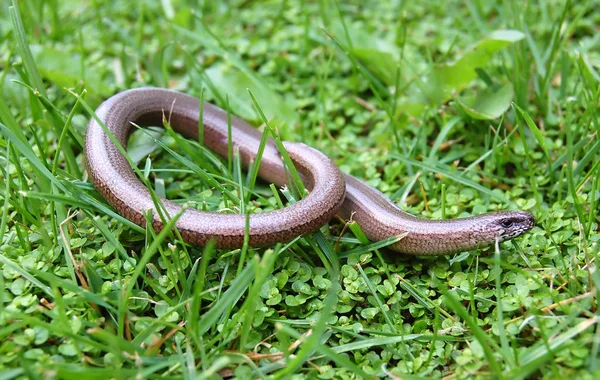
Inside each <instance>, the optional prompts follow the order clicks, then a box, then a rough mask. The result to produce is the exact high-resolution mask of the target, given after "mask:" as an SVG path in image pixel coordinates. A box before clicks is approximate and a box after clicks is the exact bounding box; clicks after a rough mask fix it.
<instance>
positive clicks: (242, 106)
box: [205, 64, 298, 125]
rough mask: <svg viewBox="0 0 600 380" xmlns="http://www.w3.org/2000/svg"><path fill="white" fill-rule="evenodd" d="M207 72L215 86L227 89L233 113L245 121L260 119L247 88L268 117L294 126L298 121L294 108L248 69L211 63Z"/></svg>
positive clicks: (226, 93)
mask: <svg viewBox="0 0 600 380" xmlns="http://www.w3.org/2000/svg"><path fill="white" fill-rule="evenodd" d="M205 73H206V75H207V76H208V78H209V79H210V81H211V82H212V84H213V85H214V86H215V87H216V88H221V89H226V90H223V91H222V94H221V95H222V96H225V95H227V96H228V97H229V106H230V107H231V110H230V112H231V114H232V115H236V116H237V117H239V118H241V119H244V120H253V121H260V116H259V115H258V113H257V112H256V110H255V108H254V105H253V104H252V99H251V98H250V96H248V91H247V89H250V90H251V91H252V93H253V94H254V96H255V97H256V99H257V100H258V104H259V105H260V108H261V109H262V111H263V112H264V113H265V116H266V117H267V119H269V120H270V121H272V120H276V121H282V122H284V123H286V124H288V125H295V124H296V122H297V121H298V115H297V114H296V112H295V111H294V109H293V107H291V106H290V105H289V104H288V103H287V102H286V101H285V100H284V99H283V98H282V97H281V96H280V95H279V94H277V93H276V92H275V91H273V90H271V89H270V88H269V87H267V85H266V84H265V83H264V82H260V81H258V80H257V79H255V78H253V77H250V76H248V75H247V74H246V73H245V72H242V71H239V70H236V69H234V68H232V67H229V66H227V65H223V64H222V65H213V66H211V67H210V68H209V69H208V70H206V71H205Z"/></svg>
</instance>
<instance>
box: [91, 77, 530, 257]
mask: <svg viewBox="0 0 600 380" xmlns="http://www.w3.org/2000/svg"><path fill="white" fill-rule="evenodd" d="M96 114H97V116H98V118H99V119H100V120H101V121H102V122H103V124H104V125H105V126H106V128H107V129H108V130H109V131H110V132H111V133H112V134H113V135H114V137H115V138H116V139H117V141H118V142H119V143H120V144H121V145H122V146H123V147H126V146H127V140H128V138H129V135H130V133H131V131H132V129H133V128H134V127H133V125H132V123H135V124H136V125H140V126H148V125H162V120H163V115H164V116H165V117H166V118H167V119H168V120H169V122H170V125H171V126H172V127H173V129H174V130H176V131H177V132H179V133H181V134H182V135H184V136H185V137H188V138H192V139H197V138H198V123H199V115H200V113H199V100H198V99H196V98H194V97H191V96H188V95H185V94H182V93H179V92H175V91H171V90H166V89H159V88H139V89H133V90H128V91H124V92H121V93H119V94H117V95H115V96H113V97H111V98H109V99H108V100H106V101H105V102H104V103H103V104H102V105H101V106H100V107H99V108H98V109H97V111H96ZM203 116H204V130H203V131H204V135H203V136H204V144H205V145H206V146H207V147H208V148H209V149H211V150H213V151H215V152H216V153H218V154H220V155H221V156H224V157H226V156H227V154H228V153H227V151H228V132H227V123H228V122H227V113H226V112H225V111H224V110H222V109H220V108H218V107H216V106H214V105H212V104H209V103H205V104H204V107H203ZM231 127H232V135H231V139H232V144H233V146H234V148H237V149H239V152H240V157H241V159H242V163H243V165H244V166H248V165H249V163H250V162H251V161H253V159H254V158H255V156H256V153H257V151H258V147H259V143H260V138H261V133H260V132H259V131H258V130H256V129H255V128H253V127H251V126H250V125H249V124H247V123H246V122H244V121H243V120H241V119H239V118H236V117H234V116H232V117H231ZM284 145H285V149H286V150H287V152H288V154H289V155H290V157H291V158H292V160H293V161H294V165H295V166H296V168H297V169H298V171H299V172H300V173H301V174H302V177H303V181H304V182H305V185H306V187H307V188H308V189H309V190H310V193H309V195H308V196H307V197H306V198H304V199H302V200H300V201H298V202H297V203H295V204H292V205H290V206H288V207H285V208H283V209H280V210H275V211H270V212H262V213H255V214H251V215H250V217H249V235H248V237H249V244H250V246H268V245H272V244H274V243H276V242H285V241H289V240H291V239H293V238H295V237H296V236H299V235H302V234H304V233H307V232H311V231H314V230H316V229H318V228H319V227H321V226H322V225H323V224H325V223H327V221H328V220H329V219H331V218H332V217H333V216H334V215H336V214H338V215H340V216H341V217H344V218H346V219H348V218H349V217H350V216H351V215H352V218H353V220H355V221H357V222H358V223H359V225H360V226H361V228H362V229H363V231H364V232H365V234H366V235H367V237H368V238H369V239H371V240H373V241H378V240H382V239H385V238H389V237H393V236H399V235H403V234H405V233H406V236H405V237H404V238H402V239H401V240H400V241H398V242H397V243H394V244H393V245H392V246H390V248H391V249H393V250H396V251H398V252H402V253H407V254H414V255H442V254H448V253H453V252H459V251H467V250H472V249H476V248H478V247H483V246H487V245H490V244H493V243H494V242H495V241H497V240H498V241H504V240H507V239H511V238H513V237H515V236H519V235H521V234H523V233H525V232H526V231H528V230H530V229H531V228H532V227H533V226H534V225H535V218H534V217H533V216H532V215H531V214H530V213H528V212H524V211H501V212H495V213H487V214H483V215H478V216H474V217H469V218H461V219H454V220H440V221H433V220H426V219H421V218H417V217H415V216H412V215H410V214H408V213H406V212H404V211H402V210H400V209H399V208H398V207H397V206H396V205H394V204H393V203H392V202H391V201H390V200H389V199H388V198H387V197H385V195H383V194H382V193H380V192H379V191H377V190H375V189H373V188H372V187H370V186H368V185H366V184H365V183H363V182H361V181H359V180H358V179H356V178H354V177H352V176H350V175H347V174H346V175H344V174H342V173H341V172H340V171H339V169H338V168H337V166H336V165H335V164H334V163H333V162H332V161H331V160H330V159H329V158H327V157H326V156H325V155H324V154H323V153H321V152H319V151H317V150H315V149H313V148H311V147H309V146H307V145H304V144H301V143H290V142H286V143H284ZM85 156H86V166H87V171H88V173H89V175H90V177H91V179H92V182H93V183H94V185H95V186H96V188H97V189H98V191H99V192H100V193H101V194H102V196H104V198H105V199H106V200H107V201H108V202H109V203H110V204H111V205H112V206H113V207H115V208H116V209H117V211H118V212H119V213H120V214H121V215H123V216H124V217H126V218H127V219H129V220H131V221H133V222H134V223H136V224H138V225H140V226H145V224H146V217H145V215H146V212H147V210H154V211H153V227H154V229H155V230H160V229H162V228H163V223H162V220H161V218H160V216H159V215H158V213H157V212H156V210H155V205H154V202H153V201H152V198H151V196H150V193H149V191H148V189H147V188H146V187H145V186H144V185H143V184H142V183H141V182H140V180H139V179H138V178H137V177H136V175H135V174H134V172H133V170H132V168H131V166H130V164H129V162H128V161H127V159H126V158H125V157H124V156H123V155H122V154H121V152H120V151H119V149H118V148H117V146H116V145H115V144H114V143H113V142H112V140H111V139H110V137H109V135H108V134H107V133H106V131H105V130H104V128H103V127H102V126H101V125H100V124H99V123H98V122H97V121H96V120H95V119H92V120H91V121H90V124H89V127H88V130H87V133H86V140H85ZM259 176H260V177H261V178H262V179H263V180H265V181H267V182H272V183H274V184H276V185H278V186H282V185H284V184H285V183H286V171H285V168H284V166H283V163H282V160H281V158H280V155H279V152H278V150H277V148H276V145H275V143H274V142H273V141H269V142H267V145H266V148H265V150H264V153H263V156H262V159H261V161H260V170H259ZM161 201H162V202H163V204H164V208H165V209H166V211H167V213H168V214H169V215H171V216H173V215H175V214H177V213H178V212H179V211H181V207H182V206H180V205H178V204H176V203H174V202H171V201H169V200H166V199H161ZM245 225H246V216H245V215H241V214H222V213H213V212H203V211H198V210H195V209H186V210H185V211H183V213H182V214H181V216H180V217H179V219H178V220H177V224H176V226H177V228H178V230H179V231H180V233H181V235H182V237H183V239H184V240H185V241H186V242H188V243H191V244H196V245H204V244H206V243H207V242H208V240H209V239H214V240H215V242H216V245H217V247H219V248H237V247H241V246H242V244H243V242H244V234H245Z"/></svg>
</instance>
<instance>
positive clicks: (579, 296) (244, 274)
mask: <svg viewBox="0 0 600 380" xmlns="http://www.w3.org/2000/svg"><path fill="white" fill-rule="evenodd" d="M413 3H414V4H413ZM84 4H85V5H84ZM200 4H203V5H198V4H196V2H192V1H187V2H186V1H183V0H182V1H173V0H166V1H161V2H144V3H140V4H136V5H134V4H133V3H131V4H129V3H126V2H121V1H96V2H90V1H88V2H83V3H81V2H74V1H62V0H53V1H49V0H26V1H12V2H5V3H3V5H2V6H1V8H0V67H1V68H2V71H1V73H0V89H1V92H2V96H1V97H0V162H1V165H0V178H1V179H2V180H1V181H0V207H1V212H0V215H1V220H0V234H1V239H2V240H1V247H0V268H1V270H2V275H1V276H0V378H3V379H13V378H44V377H50V378H51V377H59V378H75V377H81V378H122V377H123V378H124V377H130V378H133V377H138V378H150V377H153V378H157V377H165V376H172V377H183V378H197V377H198V378H220V377H227V376H232V375H233V376H237V377H239V378H277V379H278V378H281V379H283V378H289V377H291V376H293V375H296V376H298V378H300V377H302V376H311V377H319V378H362V377H368V376H372V377H386V376H387V377H392V378H417V377H430V376H431V377H435V378H442V377H457V378H467V377H473V378H507V379H519V378H537V377H546V378H556V377H563V378H576V377H580V378H593V377H597V376H598V375H599V374H600V324H599V323H598V322H599V314H598V303H597V299H596V296H598V295H599V293H598V287H599V286H600V274H598V271H597V270H596V266H597V260H598V258H599V254H600V230H599V227H598V222H599V213H598V210H599V209H600V136H599V130H600V126H599V125H600V124H599V116H600V74H599V70H600V38H599V37H598V36H599V35H600V34H598V25H599V24H600V12H598V10H597V8H598V5H597V2H594V1H580V2H568V1H554V0H551V1H543V2H535V3H527V2H525V3H523V2H518V1H499V2H494V3H492V2H484V1H467V2H452V3H446V2H434V1H432V2H400V1H391V0H390V1H385V2H383V1H381V2H372V4H371V5H368V2H362V1H360V2H359V1H356V2H351V3H350V2H343V3H342V2H339V3H336V2H333V1H328V0H320V1H315V2H306V3H304V2H291V1H230V2H226V3H223V4H221V3H219V2H200ZM217 4H219V5H217ZM17 5H18V8H17ZM138 86H160V87H170V88H175V89H178V90H180V91H183V92H186V93H189V94H193V95H195V96H198V97H201V96H202V97H203V98H204V99H206V100H208V101H211V102H213V103H216V104H218V105H219V106H221V107H223V108H227V109H229V110H230V112H231V113H232V114H235V115H238V116H240V117H242V118H244V119H247V120H249V121H251V122H252V123H254V124H255V125H257V126H258V125H261V124H263V125H266V129H265V130H266V132H265V136H267V134H273V135H275V136H276V137H280V138H281V140H289V141H301V142H304V143H306V144H308V145H311V146H313V147H315V148H318V149H320V150H322V151H323V152H325V153H326V154H328V155H329V156H330V157H331V158H333V159H334V160H335V161H336V162H337V163H338V164H339V165H340V167H341V168H342V169H343V170H344V171H346V172H349V173H351V174H353V175H355V176H357V177H360V178H364V179H366V180H367V181H368V182H369V183H370V184H372V185H373V186H376V187H377V188H378V189H380V190H381V191H383V192H385V193H386V194H387V195H389V196H390V197H391V198H392V199H394V200H395V201H396V202H397V203H398V204H399V205H401V206H402V207H403V208H405V209H406V210H408V211H410V212H412V213H415V214H419V215H423V216H424V217H427V218H433V219H437V218H454V217H460V216H466V215H472V214H479V213H482V212H486V211H493V210H499V209H506V208H515V209H523V210H528V211H530V212H532V213H534V214H535V216H536V217H537V219H538V226H537V227H536V228H534V229H533V230H532V231H531V232H529V233H528V234H526V235H525V236H523V237H522V238H519V239H516V240H514V241H511V242H506V243H503V244H501V245H500V246H499V247H495V248H492V249H491V250H488V251H481V252H469V253H460V254H456V255H453V256H448V257H406V256H400V255H397V254H394V253H393V252H390V251H387V250H386V249H385V246H386V245H388V244H392V243H393V242H394V240H393V239H392V240H389V241H384V242H374V243H370V242H365V241H364V237H363V236H361V231H360V229H359V228H358V227H357V226H356V225H350V226H348V228H345V227H344V225H343V223H340V222H339V221H337V220H335V221H332V222H331V223H330V225H329V228H323V229H321V230H320V231H318V232H316V233H314V234H311V235H309V236H304V237H300V238H298V239H295V240H294V241H292V242H290V243H286V244H278V245H277V246H274V247H270V248H266V249H252V248H250V247H247V246H245V247H243V248H241V249H236V250H231V251H224V250H216V249H214V247H212V246H208V247H205V248H198V247H191V246H186V245H185V244H183V243H182V242H181V239H180V238H179V237H178V235H177V233H173V232H172V231H170V230H163V231H162V232H161V233H155V232H154V231H152V230H147V229H143V228H140V227H137V226H135V225H133V224H132V223H131V222H129V221H127V220H126V219H124V218H123V217H121V216H119V215H118V214H117V213H116V212H115V211H114V210H113V209H112V208H111V207H110V206H108V204H107V203H106V202H105V201H104V200H103V199H102V198H101V197H100V196H99V195H98V193H97V192H96V191H95V190H94V188H93V186H92V185H91V184H90V183H89V181H88V177H87V175H86V174H85V173H84V169H83V168H84V166H83V155H82V148H83V136H84V133H85V129H86V125H87V123H88V121H89V120H90V119H91V118H92V117H93V116H92V115H91V110H93V109H94V108H95V107H96V106H98V105H99V104H100V102H101V101H102V100H104V99H106V98H107V97H109V96H110V95H112V94H114V93H116V92H118V91H121V90H124V89H127V88H131V87H138ZM201 142H202V140H201V139H200V141H186V140H184V139H182V138H181V137H180V136H178V135H176V134H174V133H172V131H171V130H169V128H168V126H167V131H166V132H164V133H163V132H161V133H156V132H152V133H144V132H143V131H139V132H136V135H135V136H134V139H133V141H132V143H131V144H130V149H129V154H130V158H131V159H132V162H134V163H136V164H137V165H138V168H139V172H138V174H139V175H140V176H141V177H142V178H143V179H144V180H145V181H146V183H147V184H148V185H149V187H150V188H152V189H153V193H154V194H156V195H161V196H167V197H169V198H175V199H177V200H178V201H181V202H184V201H187V202H188V203H189V204H190V205H191V207H197V208H199V209H205V210H226V211H227V210H228V211H229V212H238V213H243V214H247V213H251V212H256V211H258V210H259V209H260V210H269V209H273V208H278V207H281V206H282V205H283V204H285V202H294V201H295V199H298V196H299V194H301V191H298V189H295V188H294V187H292V188H290V189H289V190H287V191H282V192H278V191H277V189H275V188H274V187H273V186H269V184H266V183H263V182H261V181H260V180H258V181H257V179H256V176H257V170H256V167H254V168H250V170H248V171H247V172H246V171H244V170H241V168H240V163H239V157H236V155H235V154H233V155H232V156H230V157H231V159H229V160H227V159H226V160H220V159H219V158H217V157H215V156H214V154H212V153H211V152H209V151H207V150H206V149H205V148H204V147H203V146H202V145H201ZM157 199H158V198H157ZM173 222H174V220H171V221H170V223H171V224H172V223H173ZM342 232H343V236H340V234H341V233H342Z"/></svg>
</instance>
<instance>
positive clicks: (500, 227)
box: [488, 211, 536, 241]
mask: <svg viewBox="0 0 600 380" xmlns="http://www.w3.org/2000/svg"><path fill="white" fill-rule="evenodd" d="M491 216H493V217H492V218H491V220H490V225H489V226H488V227H489V229H490V230H493V231H495V233H496V238H497V239H498V240H499V241H505V240H509V239H512V238H514V237H517V236H520V235H523V234H524V233H525V232H527V231H529V230H531V229H532V228H533V227H535V223H536V220H535V216H533V215H531V214H530V213H528V212H526V211H501V212H497V213H494V214H491Z"/></svg>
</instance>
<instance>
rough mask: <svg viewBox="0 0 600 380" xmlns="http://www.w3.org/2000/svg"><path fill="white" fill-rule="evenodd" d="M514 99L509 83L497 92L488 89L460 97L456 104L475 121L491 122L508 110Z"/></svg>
mask: <svg viewBox="0 0 600 380" xmlns="http://www.w3.org/2000/svg"><path fill="white" fill-rule="evenodd" d="M513 97H514V90H513V86H512V84H510V83H508V84H505V85H504V86H502V87H500V88H499V89H497V90H495V91H493V90H491V89H487V90H484V91H482V92H481V93H480V94H477V95H471V96H464V97H459V98H457V99H456V102H457V103H458V104H459V105H460V106H461V108H462V109H463V110H464V111H465V113H466V114H467V115H469V116H470V117H472V118H473V119H479V120H491V119H496V118H498V117H500V116H502V115H503V114H504V112H506V110H508V108H509V107H510V104H511V102H512V100H513Z"/></svg>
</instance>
